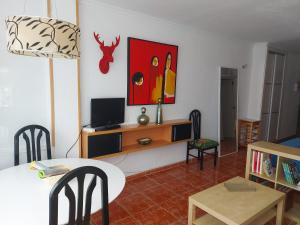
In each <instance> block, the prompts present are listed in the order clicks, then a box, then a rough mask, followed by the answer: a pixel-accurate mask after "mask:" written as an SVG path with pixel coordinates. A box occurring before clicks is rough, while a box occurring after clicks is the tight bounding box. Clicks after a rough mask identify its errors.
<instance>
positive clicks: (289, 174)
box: [281, 161, 300, 185]
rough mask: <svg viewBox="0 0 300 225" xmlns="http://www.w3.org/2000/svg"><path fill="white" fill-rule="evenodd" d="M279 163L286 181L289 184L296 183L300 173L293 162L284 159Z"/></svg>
mask: <svg viewBox="0 0 300 225" xmlns="http://www.w3.org/2000/svg"><path fill="white" fill-rule="evenodd" d="M281 164H282V170H283V174H284V178H285V180H286V182H287V183H288V184H291V185H297V184H298V183H299V182H300V174H299V171H298V169H297V167H296V165H295V163H293V162H289V161H285V162H282V163H281Z"/></svg>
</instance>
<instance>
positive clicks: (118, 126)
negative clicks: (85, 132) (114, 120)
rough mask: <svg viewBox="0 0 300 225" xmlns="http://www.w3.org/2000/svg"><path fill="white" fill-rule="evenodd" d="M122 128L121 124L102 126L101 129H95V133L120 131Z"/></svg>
mask: <svg viewBox="0 0 300 225" xmlns="http://www.w3.org/2000/svg"><path fill="white" fill-rule="evenodd" d="M120 127H121V126H120V125H119V124H113V125H105V126H100V127H95V128H94V129H95V131H101V130H113V129H118V128H120Z"/></svg>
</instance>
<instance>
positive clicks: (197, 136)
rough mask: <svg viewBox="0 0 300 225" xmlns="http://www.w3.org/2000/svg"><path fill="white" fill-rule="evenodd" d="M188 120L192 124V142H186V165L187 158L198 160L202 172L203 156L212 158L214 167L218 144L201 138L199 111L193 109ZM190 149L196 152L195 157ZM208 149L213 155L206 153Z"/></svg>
mask: <svg viewBox="0 0 300 225" xmlns="http://www.w3.org/2000/svg"><path fill="white" fill-rule="evenodd" d="M189 120H190V121H191V122H192V136H193V140H191V141H188V142H187V151H186V163H188V162H189V156H192V157H195V158H198V159H199V160H200V169H201V170H203V159H204V154H207V155H213V156H214V166H215V167H216V165H217V158H218V145H219V143H218V142H217V141H214V140H211V139H204V138H201V113H200V111H199V110H197V109H194V110H193V111H192V112H191V113H190V116H189ZM192 149H197V150H198V155H197V156H195V155H193V154H190V150H192ZM210 149H213V150H214V152H213V153H210V152H207V150H210Z"/></svg>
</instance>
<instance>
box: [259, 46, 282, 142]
mask: <svg viewBox="0 0 300 225" xmlns="http://www.w3.org/2000/svg"><path fill="white" fill-rule="evenodd" d="M284 67H285V55H284V54H282V53H278V52H274V51H268V56H267V62H266V72H265V82H264V91H263V99H262V110H261V139H262V140H266V141H276V140H277V139H278V130H279V119H280V111H281V100H282V90H283V81H284Z"/></svg>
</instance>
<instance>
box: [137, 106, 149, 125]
mask: <svg viewBox="0 0 300 225" xmlns="http://www.w3.org/2000/svg"><path fill="white" fill-rule="evenodd" d="M141 112H142V114H141V115H139V116H138V118H137V121H138V123H139V124H141V125H147V124H148V123H149V116H147V115H146V108H145V107H142V108H141Z"/></svg>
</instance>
